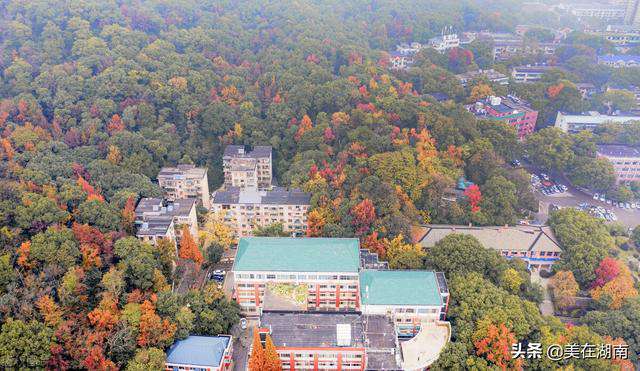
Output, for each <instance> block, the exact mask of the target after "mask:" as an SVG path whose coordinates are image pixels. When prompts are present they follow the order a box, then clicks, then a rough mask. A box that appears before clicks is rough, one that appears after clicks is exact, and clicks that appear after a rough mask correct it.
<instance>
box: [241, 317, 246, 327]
mask: <svg viewBox="0 0 640 371" xmlns="http://www.w3.org/2000/svg"><path fill="white" fill-rule="evenodd" d="M240 328H241V329H243V330H246V329H247V319H246V318H240Z"/></svg>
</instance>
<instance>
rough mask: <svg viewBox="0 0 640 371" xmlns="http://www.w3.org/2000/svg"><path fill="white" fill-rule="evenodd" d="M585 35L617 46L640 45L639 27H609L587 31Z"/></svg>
mask: <svg viewBox="0 0 640 371" xmlns="http://www.w3.org/2000/svg"><path fill="white" fill-rule="evenodd" d="M639 27H640V25H639ZM585 33H587V34H589V35H594V36H598V37H601V38H603V39H605V40H607V41H609V42H611V43H612V44H615V45H616V46H630V45H635V44H640V28H637V27H628V26H607V27H606V28H605V29H593V30H585Z"/></svg>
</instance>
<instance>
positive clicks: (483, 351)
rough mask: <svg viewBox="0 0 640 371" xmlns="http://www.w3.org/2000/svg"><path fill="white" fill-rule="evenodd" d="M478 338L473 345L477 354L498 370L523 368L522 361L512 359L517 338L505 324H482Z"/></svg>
mask: <svg viewBox="0 0 640 371" xmlns="http://www.w3.org/2000/svg"><path fill="white" fill-rule="evenodd" d="M476 338H477V340H475V341H474V343H473V344H474V346H475V347H476V354H478V355H481V356H484V357H485V358H486V359H487V360H488V361H489V362H491V363H493V364H495V365H496V366H498V368H500V369H502V370H507V369H520V368H521V367H522V359H520V358H516V359H514V358H513V357H511V346H512V345H513V344H515V343H516V337H515V335H514V334H513V333H512V332H511V331H509V329H508V328H507V326H505V324H504V323H500V324H498V325H494V324H493V323H489V324H488V325H487V324H480V325H479V329H478V330H477V331H476Z"/></svg>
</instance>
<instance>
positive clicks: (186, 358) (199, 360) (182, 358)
mask: <svg viewBox="0 0 640 371" xmlns="http://www.w3.org/2000/svg"><path fill="white" fill-rule="evenodd" d="M165 370H166V371H177V370H185V371H186V370H199V371H201V370H207V371H231V370H233V339H232V338H231V336H228V335H218V336H194V335H191V336H189V337H187V338H186V339H182V340H178V341H176V342H175V343H174V344H173V345H172V346H171V347H170V348H169V349H167V359H166V361H165Z"/></svg>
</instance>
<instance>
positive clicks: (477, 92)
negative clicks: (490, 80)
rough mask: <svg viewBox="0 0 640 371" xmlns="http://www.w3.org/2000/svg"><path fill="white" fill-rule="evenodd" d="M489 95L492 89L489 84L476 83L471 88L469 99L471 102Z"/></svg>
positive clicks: (491, 93)
mask: <svg viewBox="0 0 640 371" xmlns="http://www.w3.org/2000/svg"><path fill="white" fill-rule="evenodd" d="M490 95H493V89H491V86H489V85H488V84H477V85H475V86H473V87H472V88H471V93H470V94H469V101H470V102H471V103H474V102H477V101H479V100H480V99H482V98H486V97H488V96H490Z"/></svg>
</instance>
